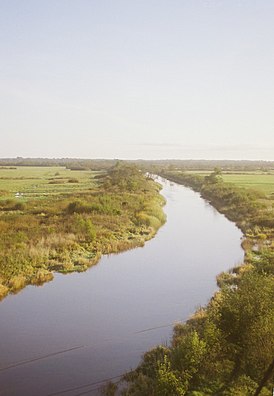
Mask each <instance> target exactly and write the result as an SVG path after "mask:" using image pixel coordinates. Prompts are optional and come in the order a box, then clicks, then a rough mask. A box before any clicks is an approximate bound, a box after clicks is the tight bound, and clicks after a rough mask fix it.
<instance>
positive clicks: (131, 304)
mask: <svg viewBox="0 0 274 396" xmlns="http://www.w3.org/2000/svg"><path fill="white" fill-rule="evenodd" d="M162 183H163V190H162V194H163V195H164V197H165V198H166V200H167V204H166V206H165V212H166V214H167V222H166V224H165V225H164V226H163V227H162V228H161V229H160V230H159V231H158V233H157V235H156V236H155V238H153V239H152V240H151V241H149V242H147V243H146V244H145V246H144V247H143V248H138V249H134V250H131V251H127V252H124V253H120V254H117V255H109V256H104V257H103V258H102V259H101V261H100V263H99V264H97V265H96V266H94V267H92V268H90V269H89V270H88V271H87V272H85V273H79V274H78V273H75V274H70V275H61V274H55V278H54V280H53V281H52V282H50V283H47V284H45V285H43V286H40V287H37V286H28V287H27V288H25V289H24V290H23V291H21V292H20V293H19V294H17V295H10V296H8V297H7V298H6V299H5V300H4V301H2V302H1V303H0V334H1V341H0V384H1V385H0V386H1V388H0V395H1V396H2V395H3V396H4V395H5V396H9V395H10V396H15V395H16V396H22V395H26V396H37V395H39V396H45V395H48V396H49V395H52V396H53V395H59V394H60V395H68V396H76V395H83V394H90V395H95V394H97V393H98V390H96V389H98V387H99V385H100V381H103V380H105V379H107V378H111V377H116V376H119V375H120V374H121V373H123V372H125V371H127V370H129V369H130V368H134V367H136V365H137V364H138V362H139V361H140V357H141V355H142V354H143V353H144V352H145V351H146V350H148V349H150V348H152V347H153V346H155V345H157V344H159V343H168V342H169V340H170V338H171V335H172V326H173V324H174V323H176V322H178V321H184V320H186V319H187V318H188V317H189V315H190V314H191V313H193V312H194V310H195V309H196V308H197V307H199V306H200V305H204V304H206V303H207V301H208V300H209V299H210V297H211V296H212V294H213V293H214V291H215V290H216V282H215V278H216V275H217V274H218V273H220V272H221V271H224V270H227V269H229V268H230V267H232V266H234V265H235V264H239V263H240V262H242V260H243V255H244V252H243V250H242V248H241V245H240V244H241V237H242V233H241V231H240V230H239V229H238V228H237V227H236V226H235V224H233V223H232V222H230V221H228V220H227V219H226V218H225V217H224V216H223V215H221V214H219V213H218V212H217V211H216V210H215V209H214V208H213V207H212V206H211V205H209V204H208V203H207V202H206V201H204V200H203V199H201V198H200V196H199V194H198V193H195V192H193V191H192V190H190V189H188V188H185V187H183V186H180V185H178V184H175V183H170V182H168V181H162Z"/></svg>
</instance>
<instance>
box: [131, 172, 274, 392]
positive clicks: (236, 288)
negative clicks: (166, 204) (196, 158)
mask: <svg viewBox="0 0 274 396" xmlns="http://www.w3.org/2000/svg"><path fill="white" fill-rule="evenodd" d="M161 176H163V177H165V178H167V179H169V180H171V181H174V182H176V183H180V184H184V185H186V186H188V187H191V188H193V189H194V190H195V191H198V192H200V193H201V196H202V197H203V198H204V199H206V200H207V201H209V202H210V203H211V204H212V205H213V206H215V207H216V209H217V210H218V211H220V212H221V213H223V214H225V216H226V217H227V218H229V219H230V220H232V221H234V222H235V223H236V224H237V226H238V227H239V228H241V230H242V231H243V233H244V235H245V238H246V239H245V241H244V243H243V247H244V249H245V260H244V264H243V265H241V266H237V267H234V268H233V269H232V270H231V271H230V272H223V273H222V274H220V275H219V276H218V278H217V282H218V286H219V287H220V289H219V291H218V292H217V293H216V294H215V295H214V296H213V297H212V299H211V301H210V302H209V304H208V305H207V306H206V307H204V308H201V309H199V310H198V311H197V312H196V313H195V314H194V315H193V316H192V317H191V318H190V319H189V320H188V321H187V322H186V323H184V324H179V325H177V326H175V328H174V334H173V338H172V342H171V345H170V346H168V347H166V346H165V347H164V346H158V347H157V348H154V349H153V350H151V351H149V352H147V353H146V354H145V355H144V358H143V360H142V362H141V364H140V365H139V366H138V368H137V369H136V370H134V371H133V372H130V373H128V374H126V375H125V377H124V379H125V381H126V382H127V389H126V391H125V394H126V395H140V394H144V395H148V394H149V395H157V396H158V395H163V396H164V395H189V396H190V395H191V396H194V395H196V396H197V395H199V396H205V395H226V396H228V395H231V396H232V395H233V396H234V395H239V396H240V395H241V396H244V395H246V396H248V395H255V393H256V392H257V393H256V395H258V394H259V393H260V395H265V396H266V395H269V396H270V395H271V392H272V387H273V379H272V380H271V370H272V369H271V367H272V366H271V364H272V359H273V354H274V343H273V334H274V324H273V317H274V278H273V275H274V252H273V220H274V219H273V207H272V206H271V205H263V204H261V202H259V199H258V197H256V195H255V194H251V193H249V192H248V191H246V190H243V189H239V188H236V187H234V186H231V185H230V186H228V185H225V184H224V183H223V182H222V180H221V177H220V175H219V174H218V173H217V172H213V173H212V174H211V175H210V176H207V177H203V176H201V175H190V174H186V173H184V172H178V171H177V172H170V171H169V172H168V171H165V172H161ZM268 369H269V370H268ZM268 371H269V372H268ZM267 372H268V375H266V373H267ZM258 392H259V393H258Z"/></svg>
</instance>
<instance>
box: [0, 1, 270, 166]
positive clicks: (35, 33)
mask: <svg viewBox="0 0 274 396" xmlns="http://www.w3.org/2000/svg"><path fill="white" fill-rule="evenodd" d="M0 109H1V110H0V134H1V135H0V136H1V140H0V157H2V158H3V157H16V156H23V157H81V158H125V159H126V158H130V159H134V158H144V159H158V158H178V159H187V158H196V159H200V158H206V159H267V160H274V0H0Z"/></svg>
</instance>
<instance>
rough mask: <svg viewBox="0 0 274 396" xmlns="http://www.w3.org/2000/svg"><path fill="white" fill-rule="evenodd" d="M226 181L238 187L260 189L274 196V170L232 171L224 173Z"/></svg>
mask: <svg viewBox="0 0 274 396" xmlns="http://www.w3.org/2000/svg"><path fill="white" fill-rule="evenodd" d="M222 177H223V180H224V182H226V183H233V184H235V185H236V186H238V187H244V188H248V189H252V190H258V191H260V192H262V193H263V194H266V195H267V196H274V172H271V173H270V172H269V173H268V174H266V173H246V174H240V173H238V174H237V173H231V174H226V173H224V174H223V175H222Z"/></svg>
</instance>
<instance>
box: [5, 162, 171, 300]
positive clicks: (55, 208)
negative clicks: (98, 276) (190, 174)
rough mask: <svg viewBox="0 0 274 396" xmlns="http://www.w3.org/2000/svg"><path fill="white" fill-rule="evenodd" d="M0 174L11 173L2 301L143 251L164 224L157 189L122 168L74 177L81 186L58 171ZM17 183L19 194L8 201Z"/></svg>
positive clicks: (134, 170) (129, 168) (131, 169)
mask: <svg viewBox="0 0 274 396" xmlns="http://www.w3.org/2000/svg"><path fill="white" fill-rule="evenodd" d="M1 172H3V174H5V175H7V173H6V172H15V173H13V176H11V177H10V178H9V179H8V176H4V177H5V179H3V183H5V186H6V188H8V193H9V194H10V195H11V196H13V198H6V197H5V198H4V197H2V199H1V198H0V298H3V297H5V296H6V295H7V293H8V292H17V291H18V290H20V289H21V288H23V287H24V286H25V285H27V284H30V283H31V284H42V283H43V282H46V281H49V280H51V279H52V278H53V275H52V271H59V272H71V271H84V270H86V269H87V268H88V267H89V266H91V265H93V264H95V263H96V262H97V261H98V260H99V259H100V257H101V254H104V253H105V254H108V253H112V252H119V251H122V250H126V249H131V248H134V247H137V246H143V244H144V242H145V241H146V240H148V239H150V238H152V237H153V235H154V234H155V233H156V231H157V229H158V228H159V227H160V226H161V225H162V224H163V223H164V221H165V216H164V214H163V210H162V206H163V204H164V200H163V198H162V197H161V196H160V194H159V185H158V184H157V183H155V182H154V181H153V180H151V179H149V178H147V177H146V176H145V175H143V174H142V173H141V172H139V170H138V169H137V168H136V167H133V166H128V165H127V164H124V163H118V164H117V165H116V166H114V168H111V169H109V170H108V172H106V171H102V172H100V173H98V172H96V173H94V172H90V171H73V172H76V173H77V180H79V183H76V180H75V179H73V178H71V176H69V175H70V172H71V171H68V170H64V169H62V168H57V167H54V168H42V167H39V168H38V169H37V168H32V167H27V169H25V168H24V169H8V170H7V169H3V170H0V174H1ZM98 174H99V175H100V178H97V179H94V176H98ZM72 179H73V183H72ZM49 180H50V181H55V180H57V181H60V182H61V183H58V184H56V185H55V184H54V185H50V184H49ZM64 181H65V182H64ZM70 181H71V182H70ZM106 181H108V183H109V187H107V186H106V185H107V183H106ZM17 183H19V184H20V186H21V191H22V194H23V195H21V193H20V194H19V195H18V197H17V195H16V196H15V197H14V192H15V191H18V186H19V184H17ZM34 183H35V184H34ZM49 186H50V187H49ZM0 187H1V179H0ZM52 188H54V189H55V190H53V189H52ZM38 189H39V191H40V193H39V196H37V195H36V193H37V190H38ZM140 213H141V214H142V216H143V219H145V221H143V220H140ZM142 216H141V217H142Z"/></svg>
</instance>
